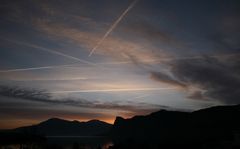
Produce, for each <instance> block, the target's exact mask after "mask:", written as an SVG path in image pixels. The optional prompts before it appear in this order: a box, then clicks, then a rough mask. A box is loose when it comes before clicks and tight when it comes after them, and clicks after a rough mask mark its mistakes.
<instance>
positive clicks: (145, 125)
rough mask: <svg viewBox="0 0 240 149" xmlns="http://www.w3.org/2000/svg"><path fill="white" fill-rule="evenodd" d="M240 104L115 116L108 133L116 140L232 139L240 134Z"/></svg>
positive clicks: (185, 141)
mask: <svg viewBox="0 0 240 149" xmlns="http://www.w3.org/2000/svg"><path fill="white" fill-rule="evenodd" d="M239 116H240V105H235V106H217V107H211V108H207V109H202V110H198V111H194V112H177V111H166V110H161V111H158V112H154V113H152V114H150V115H146V116H135V117H133V118H130V119H124V118H122V117H117V118H116V120H115V122H114V125H113V127H112V130H111V132H110V135H111V136H112V138H113V140H114V142H115V143H120V142H129V140H131V141H132V142H140V143H143V142H144V143H151V144H154V143H157V144H168V145H173V144H204V143H205V144H207V143H209V142H211V143H222V142H225V143H226V142H231V143H233V142H234V141H235V140H236V138H235V137H236V136H239V134H240V121H239V118H240V117H239Z"/></svg>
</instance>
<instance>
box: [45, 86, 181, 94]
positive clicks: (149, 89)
mask: <svg viewBox="0 0 240 149" xmlns="http://www.w3.org/2000/svg"><path fill="white" fill-rule="evenodd" d="M174 89H177V88H176V87H166V88H118V89H91V90H69V91H65V90H64V91H52V92H47V93H52V94H61V93H95V92H130V91H159V90H174Z"/></svg>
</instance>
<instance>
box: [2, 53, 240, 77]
mask: <svg viewBox="0 0 240 149" xmlns="http://www.w3.org/2000/svg"><path fill="white" fill-rule="evenodd" d="M237 55H240V54H238V53H234V54H223V55H210V56H208V57H212V58H227V57H232V56H237ZM203 58H204V57H203V56H192V57H176V58H161V59H153V60H143V62H152V63H160V62H162V61H172V60H194V59H203ZM130 63H132V61H119V62H117V61H116V62H103V63H97V64H95V66H101V65H121V64H130ZM76 65H78V64H77V63H74V64H69V65H53V66H43V67H30V68H20V69H8V70H0V73H1V72H18V71H29V70H39V69H54V68H59V67H71V66H76Z"/></svg>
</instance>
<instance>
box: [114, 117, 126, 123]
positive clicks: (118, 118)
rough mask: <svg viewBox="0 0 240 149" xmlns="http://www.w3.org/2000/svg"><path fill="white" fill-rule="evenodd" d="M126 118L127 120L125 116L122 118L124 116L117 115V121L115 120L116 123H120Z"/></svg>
mask: <svg viewBox="0 0 240 149" xmlns="http://www.w3.org/2000/svg"><path fill="white" fill-rule="evenodd" d="M124 120H125V119H124V118H122V117H120V116H117V117H116V119H115V121H114V125H115V124H117V123H119V122H122V121H124Z"/></svg>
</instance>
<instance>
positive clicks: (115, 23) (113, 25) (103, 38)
mask: <svg viewBox="0 0 240 149" xmlns="http://www.w3.org/2000/svg"><path fill="white" fill-rule="evenodd" d="M137 2H138V0H134V1H133V2H132V3H131V4H130V5H129V6H128V7H127V9H126V10H125V11H124V12H123V13H122V14H121V15H120V16H119V18H118V19H117V20H116V21H115V22H114V23H113V24H112V25H111V26H110V28H109V29H108V30H107V32H106V33H105V34H104V35H103V37H102V38H101V39H100V40H99V41H98V42H97V44H96V45H95V46H94V47H93V48H92V50H91V52H90V53H89V55H88V56H91V55H92V54H93V53H94V51H95V50H96V49H97V48H98V47H99V46H100V45H101V44H102V43H103V41H104V40H105V39H106V38H107V37H108V35H109V34H110V33H111V32H112V31H113V30H114V28H116V26H117V25H118V23H119V22H120V21H121V20H122V19H123V18H124V16H125V15H126V14H127V13H128V12H129V10H131V9H132V8H133V7H134V5H135V4H136V3H137Z"/></svg>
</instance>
